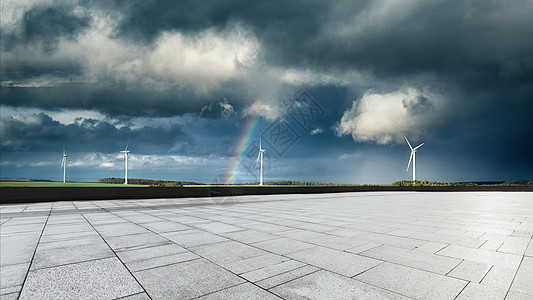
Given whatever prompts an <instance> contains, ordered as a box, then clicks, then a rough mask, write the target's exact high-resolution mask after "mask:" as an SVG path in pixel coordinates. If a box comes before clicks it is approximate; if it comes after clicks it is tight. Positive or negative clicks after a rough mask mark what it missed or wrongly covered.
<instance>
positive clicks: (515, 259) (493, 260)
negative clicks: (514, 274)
mask: <svg viewBox="0 0 533 300" xmlns="http://www.w3.org/2000/svg"><path fill="white" fill-rule="evenodd" d="M437 254H438V255H443V256H449V257H454V258H460V259H464V260H469V261H473V262H478V263H482V264H487V265H497V266H502V267H509V268H517V267H518V265H519V264H520V261H521V259H522V257H521V256H519V255H515V254H508V253H500V252H496V251H489V250H483V249H473V248H467V247H461V246H454V245H450V246H448V247H446V248H444V249H442V250H440V251H439V252H437Z"/></svg>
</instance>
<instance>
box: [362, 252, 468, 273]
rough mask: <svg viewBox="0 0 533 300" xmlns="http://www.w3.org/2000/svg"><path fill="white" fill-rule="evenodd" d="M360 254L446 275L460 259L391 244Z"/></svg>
mask: <svg viewBox="0 0 533 300" xmlns="http://www.w3.org/2000/svg"><path fill="white" fill-rule="evenodd" d="M359 255H361V256H366V257H371V258H375V259H380V260H384V261H388V262H393V263H396V264H399V265H403V266H407V267H412V268H416V269H420V270H425V271H430V272H434V273H439V274H442V275H446V274H447V273H448V272H450V271H451V270H452V269H453V268H455V267H456V266H457V265H459V263H461V260H459V259H456V258H450V257H445V256H439V255H435V254H431V253H425V252H417V251H413V250H407V249H402V248H396V247H391V246H381V247H377V248H373V249H371V250H368V251H365V252H362V253H360V254H359Z"/></svg>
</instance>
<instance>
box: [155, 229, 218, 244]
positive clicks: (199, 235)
mask: <svg viewBox="0 0 533 300" xmlns="http://www.w3.org/2000/svg"><path fill="white" fill-rule="evenodd" d="M161 235H162V236H164V237H166V238H167V239H169V240H171V241H173V242H174V243H176V244H178V245H180V246H182V247H185V248H188V247H195V246H201V245H208V244H213V243H219V242H223V241H227V240H228V239H226V238H224V237H221V236H218V235H216V234H212V233H209V232H205V231H200V230H197V231H193V232H190V231H186V232H179V231H178V232H169V233H163V234H161Z"/></svg>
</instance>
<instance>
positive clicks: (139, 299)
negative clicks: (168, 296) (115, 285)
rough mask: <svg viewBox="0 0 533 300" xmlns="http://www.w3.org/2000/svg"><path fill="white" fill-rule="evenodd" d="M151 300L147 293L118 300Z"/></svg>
mask: <svg viewBox="0 0 533 300" xmlns="http://www.w3.org/2000/svg"><path fill="white" fill-rule="evenodd" d="M118 299H120V300H151V299H150V297H149V296H148V294H146V293H139V294H135V295H131V296H126V297H121V298H117V300H118Z"/></svg>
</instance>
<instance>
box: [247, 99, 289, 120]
mask: <svg viewBox="0 0 533 300" xmlns="http://www.w3.org/2000/svg"><path fill="white" fill-rule="evenodd" d="M286 111H287V107H286V105H283V103H278V104H270V103H265V102H263V101H262V100H257V101H255V102H254V103H252V104H251V105H249V106H248V107H246V108H244V111H243V114H244V116H247V117H255V116H262V117H263V118H265V119H267V120H269V121H273V120H276V119H278V118H280V117H281V116H283V114H284V113H285V112H286Z"/></svg>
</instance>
